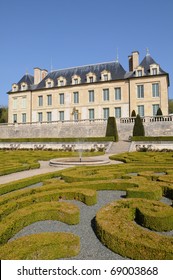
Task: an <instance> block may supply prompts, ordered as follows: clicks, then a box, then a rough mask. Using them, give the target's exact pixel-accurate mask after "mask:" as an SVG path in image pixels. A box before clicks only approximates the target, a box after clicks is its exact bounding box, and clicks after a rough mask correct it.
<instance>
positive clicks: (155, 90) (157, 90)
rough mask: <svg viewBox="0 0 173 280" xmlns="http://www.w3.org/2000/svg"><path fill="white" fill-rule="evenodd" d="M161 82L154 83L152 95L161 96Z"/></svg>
mask: <svg viewBox="0 0 173 280" xmlns="http://www.w3.org/2000/svg"><path fill="white" fill-rule="evenodd" d="M159 96H160V94H159V83H153V84H152V97H159Z"/></svg>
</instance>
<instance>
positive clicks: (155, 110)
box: [152, 104, 160, 116]
mask: <svg viewBox="0 0 173 280" xmlns="http://www.w3.org/2000/svg"><path fill="white" fill-rule="evenodd" d="M152 107H153V116H156V114H157V111H158V109H159V107H160V106H159V104H153V105H152Z"/></svg>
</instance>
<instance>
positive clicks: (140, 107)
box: [138, 105, 145, 117]
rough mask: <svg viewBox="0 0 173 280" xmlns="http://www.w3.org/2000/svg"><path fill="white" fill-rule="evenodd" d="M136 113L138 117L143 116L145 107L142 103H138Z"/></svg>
mask: <svg viewBox="0 0 173 280" xmlns="http://www.w3.org/2000/svg"><path fill="white" fill-rule="evenodd" d="M138 115H139V116H140V117H144V116H145V107H144V105H138Z"/></svg>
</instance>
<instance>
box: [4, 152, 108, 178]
mask: <svg viewBox="0 0 173 280" xmlns="http://www.w3.org/2000/svg"><path fill="white" fill-rule="evenodd" d="M101 154H103V152H84V153H83V156H93V155H94V156H96V155H101ZM78 156H79V154H78V152H59V151H21V150H17V151H13V150H7V151H2V150H0V159H1V161H0V175H6V174H11V173H14V172H19V171H23V170H29V169H35V168H39V167H40V164H39V162H38V161H48V160H50V159H52V158H59V157H78Z"/></svg>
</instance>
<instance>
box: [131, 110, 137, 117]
mask: <svg viewBox="0 0 173 280" xmlns="http://www.w3.org/2000/svg"><path fill="white" fill-rule="evenodd" d="M131 117H132V118H134V117H136V111H135V110H133V111H132V113H131Z"/></svg>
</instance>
